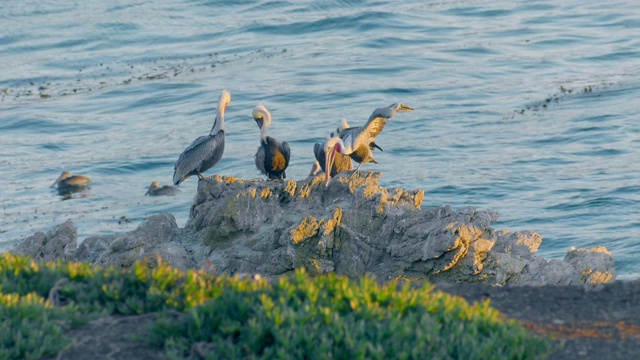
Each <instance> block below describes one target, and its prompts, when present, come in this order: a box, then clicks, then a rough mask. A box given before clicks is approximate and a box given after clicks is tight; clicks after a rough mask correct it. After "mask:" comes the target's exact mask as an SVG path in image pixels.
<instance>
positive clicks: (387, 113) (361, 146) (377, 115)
mask: <svg viewBox="0 0 640 360" xmlns="http://www.w3.org/2000/svg"><path fill="white" fill-rule="evenodd" d="M411 110H413V108H411V107H409V106H407V105H403V104H391V105H389V106H387V107H382V108H377V109H375V110H374V111H373V113H371V116H369V120H368V121H367V123H366V124H365V125H364V126H358V127H350V128H345V129H344V130H342V131H340V132H339V136H340V139H342V141H343V143H344V145H343V147H342V150H344V151H346V152H343V154H348V155H349V156H350V157H351V158H352V159H353V160H354V161H356V162H357V163H359V165H358V167H357V168H356V172H358V171H359V170H360V166H362V164H366V163H369V162H372V163H374V164H378V162H377V161H376V160H375V159H374V158H373V154H372V153H371V150H372V149H373V148H374V147H376V148H378V149H380V147H379V146H378V145H376V144H375V143H374V142H373V140H374V139H375V138H376V136H378V135H379V134H380V133H381V132H382V129H384V127H385V125H386V124H387V120H389V119H391V118H392V117H393V116H394V115H395V114H396V113H397V112H398V111H411ZM345 123H346V121H344V122H343V126H345ZM346 126H348V124H346ZM380 150H382V149H380Z"/></svg>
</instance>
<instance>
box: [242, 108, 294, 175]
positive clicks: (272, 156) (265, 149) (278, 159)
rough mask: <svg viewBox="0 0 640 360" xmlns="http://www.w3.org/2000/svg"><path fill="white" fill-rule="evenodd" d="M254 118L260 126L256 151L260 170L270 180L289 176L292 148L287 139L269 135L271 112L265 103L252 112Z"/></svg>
mask: <svg viewBox="0 0 640 360" xmlns="http://www.w3.org/2000/svg"><path fill="white" fill-rule="evenodd" d="M251 116H252V117H253V120H255V121H256V123H257V124H258V127H259V128H260V147H259V148H258V152H257V153H256V156H255V158H256V166H257V167H258V170H260V172H261V173H262V174H264V175H267V176H268V177H269V180H282V179H285V178H286V177H287V174H286V173H285V170H286V169H287V166H289V158H290V156H291V150H290V149H289V144H288V143H287V142H286V141H285V142H282V143H280V142H279V141H278V140H276V139H274V138H272V137H270V136H267V130H268V129H269V125H270V124H271V114H270V113H269V111H268V110H267V108H266V107H264V105H262V104H260V105H258V106H256V107H255V108H254V109H253V111H252V112H251Z"/></svg>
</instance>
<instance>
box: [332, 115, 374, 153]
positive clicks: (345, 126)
mask: <svg viewBox="0 0 640 360" xmlns="http://www.w3.org/2000/svg"><path fill="white" fill-rule="evenodd" d="M349 129H351V126H349V123H348V122H347V119H344V118H343V119H342V122H341V123H340V126H338V128H337V129H336V134H338V135H342V133H344V132H345V131H347V130H349ZM331 136H333V134H332V135H331ZM369 146H370V147H371V151H373V149H374V148H376V149H378V150H380V151H384V150H382V148H381V147H380V146H378V144H376V143H375V142H373V141H372V142H371V144H370V145H369Z"/></svg>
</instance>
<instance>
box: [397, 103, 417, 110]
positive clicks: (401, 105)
mask: <svg viewBox="0 0 640 360" xmlns="http://www.w3.org/2000/svg"><path fill="white" fill-rule="evenodd" d="M411 110H413V108H412V107H411V106H408V105H405V104H400V105H398V111H411Z"/></svg>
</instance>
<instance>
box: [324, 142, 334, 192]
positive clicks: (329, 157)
mask: <svg viewBox="0 0 640 360" xmlns="http://www.w3.org/2000/svg"><path fill="white" fill-rule="evenodd" d="M327 150H328V151H327V153H326V154H325V160H324V170H325V172H324V185H325V186H329V181H331V168H332V166H333V160H334V159H335V157H336V148H335V147H332V148H330V149H327Z"/></svg>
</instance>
